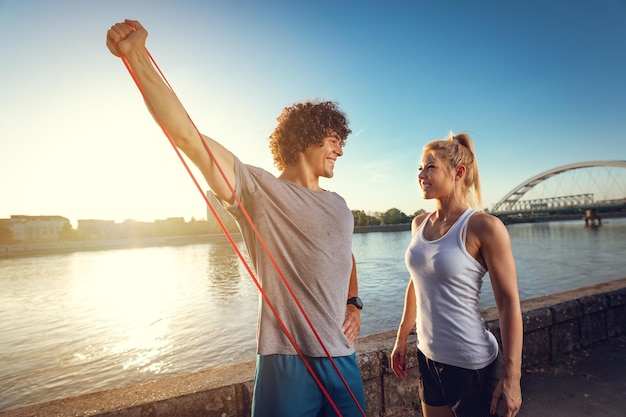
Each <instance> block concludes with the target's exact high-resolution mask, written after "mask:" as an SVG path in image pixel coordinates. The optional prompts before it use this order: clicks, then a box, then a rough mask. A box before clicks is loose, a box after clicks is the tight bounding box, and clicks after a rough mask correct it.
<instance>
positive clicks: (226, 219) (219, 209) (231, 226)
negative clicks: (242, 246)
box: [206, 190, 239, 233]
mask: <svg viewBox="0 0 626 417" xmlns="http://www.w3.org/2000/svg"><path fill="white" fill-rule="evenodd" d="M206 196H207V198H208V199H209V202H210V203H211V206H213V208H214V209H215V212H216V213H217V216H218V217H219V219H220V220H221V221H222V223H223V224H224V226H225V227H226V230H228V231H229V232H230V233H239V226H238V225H237V222H236V221H235V219H234V217H233V216H231V214H230V213H229V212H228V211H227V210H226V209H225V208H224V207H223V206H222V205H221V204H220V202H219V201H218V199H217V197H215V194H213V192H212V191H210V190H209V191H207V192H206ZM206 210H207V215H206V219H207V224H208V226H209V233H222V232H223V231H222V228H221V227H220V225H219V223H218V222H217V220H216V219H215V216H214V215H213V213H212V212H211V209H210V208H209V207H207V209H206Z"/></svg>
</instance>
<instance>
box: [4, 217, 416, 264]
mask: <svg viewBox="0 0 626 417" xmlns="http://www.w3.org/2000/svg"><path fill="white" fill-rule="evenodd" d="M405 230H411V224H410V223H404V224H389V225H376V226H355V228H354V233H370V232H397V231H405ZM232 237H233V239H234V240H235V241H240V240H241V235H240V234H239V233H232ZM210 242H228V240H227V239H226V236H225V235H224V234H223V233H211V234H201V235H181V236H151V237H138V238H128V239H111V240H82V241H69V242H50V243H16V244H11V245H0V258H9V257H25V256H38V255H53V254H61V253H71V252H81V251H97V250H109V249H133V248H146V247H154V246H182V245H191V244H197V243H210Z"/></svg>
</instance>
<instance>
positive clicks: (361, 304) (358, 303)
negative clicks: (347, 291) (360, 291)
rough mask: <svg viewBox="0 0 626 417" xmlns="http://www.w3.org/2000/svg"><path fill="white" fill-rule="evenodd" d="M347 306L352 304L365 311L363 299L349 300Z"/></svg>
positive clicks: (353, 298) (354, 298)
mask: <svg viewBox="0 0 626 417" xmlns="http://www.w3.org/2000/svg"><path fill="white" fill-rule="evenodd" d="M347 304H352V305H353V306H355V307H356V308H358V309H359V310H361V309H363V301H361V299H360V298H359V297H352V298H348V302H347Z"/></svg>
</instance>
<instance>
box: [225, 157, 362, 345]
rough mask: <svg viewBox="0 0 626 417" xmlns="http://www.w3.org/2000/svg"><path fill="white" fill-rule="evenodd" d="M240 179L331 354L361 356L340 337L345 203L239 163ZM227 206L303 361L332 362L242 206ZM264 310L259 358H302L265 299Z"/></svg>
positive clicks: (347, 262)
mask: <svg viewBox="0 0 626 417" xmlns="http://www.w3.org/2000/svg"><path fill="white" fill-rule="evenodd" d="M235 178H236V186H235V192H236V193H237V196H238V197H239V199H240V200H241V203H242V205H243V207H244V209H245V210H246V211H247V213H248V215H249V216H250V218H251V219H252V221H253V223H254V226H255V227H256V228H257V230H258V232H259V235H260V236H261V239H262V240H263V241H264V242H265V245H266V246H267V248H268V250H269V253H270V254H271V255H272V257H273V258H274V260H275V261H276V264H277V265H278V267H279V269H280V271H282V274H283V275H284V277H285V279H286V281H287V282H288V283H289V285H290V286H291V288H292V290H293V292H294V293H295V295H296V298H297V300H298V301H299V302H300V304H301V305H302V307H303V310H304V311H305V313H306V314H307V316H308V318H309V320H310V321H311V323H312V324H313V328H314V329H315V331H316V332H317V333H318V335H319V336H320V338H321V340H322V341H323V343H324V345H325V346H326V349H328V352H329V353H330V355H331V356H347V355H350V354H352V353H354V346H353V345H351V344H350V343H349V342H348V340H347V339H346V337H345V335H344V334H343V332H342V330H341V326H342V324H343V322H344V319H345V314H346V300H347V298H348V286H349V282H350V272H351V270H352V233H353V231H354V218H353V216H352V213H351V212H350V210H349V209H348V206H347V205H346V202H345V200H344V199H343V198H342V197H341V196H339V195H338V194H336V193H334V192H330V191H313V190H310V189H308V188H305V187H302V186H300V185H297V184H294V183H292V182H289V181H284V180H281V179H278V178H276V177H275V176H274V175H272V174H270V173H269V172H267V171H265V170H263V169H261V168H258V167H254V166H250V165H246V164H243V163H241V161H239V160H238V159H237V158H235ZM226 207H227V209H228V211H229V212H230V213H231V214H232V215H233V216H234V217H235V218H236V219H237V222H238V223H239V227H240V229H241V232H242V235H243V239H244V242H245V244H246V247H247V249H248V254H249V256H250V259H251V262H252V265H253V269H254V270H255V272H256V277H257V278H258V279H259V281H260V283H261V285H262V287H263V290H264V291H265V293H266V294H267V296H268V298H269V301H270V302H271V303H272V305H273V306H274V308H275V309H276V310H277V312H278V316H279V317H280V318H281V320H282V321H283V322H284V323H285V326H286V327H287V329H288V330H289V332H290V333H291V335H292V336H293V338H294V339H295V341H296V344H297V346H298V347H299V349H300V350H301V351H302V353H303V354H304V355H307V356H312V357H325V356H326V353H325V352H324V350H323V348H322V347H321V344H320V343H319V341H318V340H317V338H316V336H315V334H314V332H313V330H312V329H311V326H310V325H309V324H308V323H307V322H306V320H305V318H304V317H303V314H302V313H301V312H300V310H299V309H298V307H297V305H296V303H295V301H294V299H293V297H292V296H291V294H289V291H288V289H287V288H286V286H285V284H284V282H283V280H282V279H281V277H280V275H279V272H278V270H277V268H276V267H275V266H274V264H273V263H272V261H271V259H270V257H269V256H268V255H267V253H266V251H265V249H264V248H263V245H262V244H261V243H260V241H259V239H258V238H257V237H256V236H255V234H254V232H253V230H252V228H251V226H250V225H249V223H248V220H246V218H245V217H244V215H243V214H242V210H241V207H239V205H238V204H237V202H235V203H234V204H233V205H232V206H228V205H226ZM259 303H260V309H259V323H258V326H257V353H258V354H260V355H271V354H284V355H295V354H297V352H296V350H295V349H294V348H293V346H292V344H291V342H290V341H289V339H288V338H287V336H286V335H285V333H284V331H283V330H282V328H281V327H280V325H279V323H278V321H277V320H276V318H275V315H274V313H273V312H272V311H271V309H270V308H269V306H268V305H267V303H266V302H265V300H263V299H262V298H261V297H259Z"/></svg>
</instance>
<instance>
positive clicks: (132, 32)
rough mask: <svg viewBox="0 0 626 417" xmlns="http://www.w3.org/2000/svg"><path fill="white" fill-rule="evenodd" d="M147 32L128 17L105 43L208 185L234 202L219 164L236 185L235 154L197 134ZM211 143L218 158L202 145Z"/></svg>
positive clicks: (116, 27) (155, 116)
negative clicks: (152, 52)
mask: <svg viewBox="0 0 626 417" xmlns="http://www.w3.org/2000/svg"><path fill="white" fill-rule="evenodd" d="M147 37H148V32H147V31H146V30H145V29H144V27H143V26H142V25H141V24H140V23H139V22H138V21H136V20H128V19H127V20H125V21H124V22H120V23H117V24H115V25H113V26H112V27H111V29H109V31H108V32H107V37H106V44H107V47H108V48H109V50H110V51H111V53H112V54H113V55H115V56H117V57H123V58H124V59H126V62H127V63H128V65H129V66H130V69H131V71H132V72H133V73H134V75H135V77H136V80H137V82H138V83H139V85H140V86H141V90H142V92H143V94H144V100H145V102H146V106H147V107H148V110H149V111H150V113H151V114H152V116H153V117H154V119H155V120H156V122H157V123H158V124H159V125H160V126H161V128H162V129H163V130H164V131H165V132H166V134H167V135H168V136H169V137H170V138H171V139H172V141H173V142H174V144H175V145H176V147H178V148H179V149H180V150H181V151H182V152H183V153H184V154H185V155H186V156H187V157H188V158H189V159H190V160H191V161H192V162H193V163H194V164H195V165H196V166H197V167H198V168H199V169H200V172H202V175H203V176H204V178H205V179H206V181H207V183H208V185H209V187H210V188H211V189H212V190H213V192H214V193H215V194H216V195H217V196H218V197H220V198H221V199H223V200H225V201H228V202H230V203H232V202H233V201H234V197H233V195H232V193H231V192H230V190H229V189H228V187H227V185H226V182H225V181H224V179H223V177H222V174H220V172H219V170H218V168H217V166H218V165H219V166H220V167H221V168H222V170H223V171H224V174H225V175H226V179H227V180H228V182H229V183H230V184H231V185H232V186H233V188H234V187H235V174H234V156H233V154H232V153H231V152H230V151H228V150H227V149H226V148H224V147H223V146H222V145H220V144H219V143H218V142H216V141H214V140H213V139H210V138H209V137H207V136H204V135H201V134H199V133H198V131H197V130H196V128H195V127H194V125H193V123H192V122H191V120H190V119H189V116H188V115H187V112H186V111H185V109H184V107H183V105H182V103H181V102H180V101H179V100H178V98H177V97H176V95H175V94H174V92H173V91H172V90H171V89H170V88H169V87H168V86H167V84H166V83H165V82H164V81H163V79H162V78H161V76H160V74H159V73H158V72H157V71H156V70H155V68H154V66H153V65H152V62H151V60H150V57H149V55H148V52H147V50H146V46H145V45H146V39H147ZM203 140H204V141H205V142H206V144H207V145H208V147H209V149H210V150H211V153H212V154H213V156H214V158H215V161H214V160H213V159H212V158H211V156H210V155H209V153H208V152H207V150H206V149H205V147H204V145H203V143H202V142H203Z"/></svg>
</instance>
